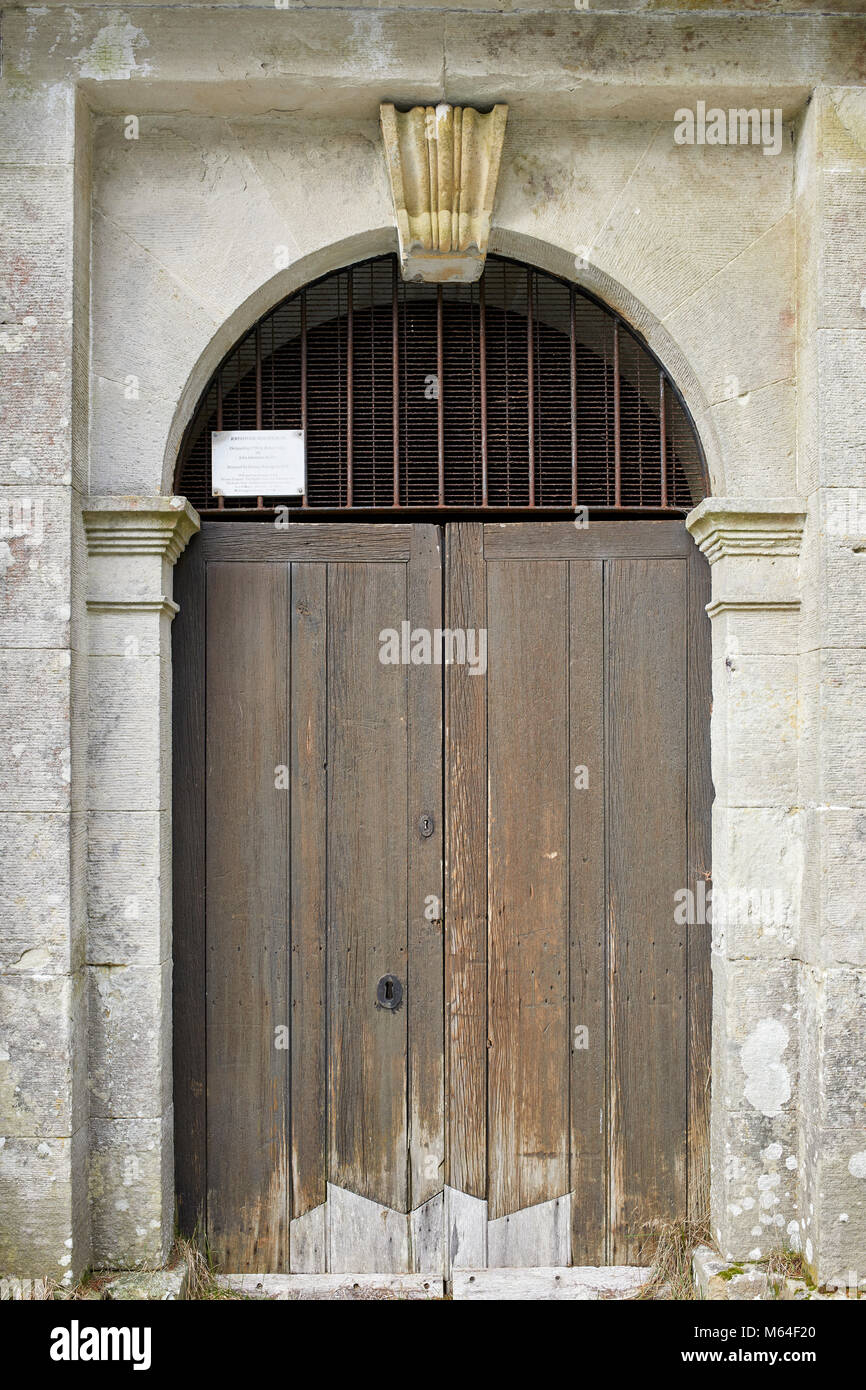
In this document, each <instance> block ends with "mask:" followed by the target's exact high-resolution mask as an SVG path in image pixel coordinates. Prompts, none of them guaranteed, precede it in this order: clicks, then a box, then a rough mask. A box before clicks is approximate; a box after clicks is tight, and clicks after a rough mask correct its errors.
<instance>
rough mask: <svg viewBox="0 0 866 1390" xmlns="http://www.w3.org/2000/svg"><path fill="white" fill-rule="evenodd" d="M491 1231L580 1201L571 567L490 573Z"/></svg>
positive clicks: (511, 566) (518, 564)
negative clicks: (573, 975) (571, 999)
mask: <svg viewBox="0 0 866 1390" xmlns="http://www.w3.org/2000/svg"><path fill="white" fill-rule="evenodd" d="M487 621H488V630H489V636H488V643H489V674H488V680H487V707H488V716H487V717H488V729H487V737H488V761H489V812H488V815H489V832H488V833H489V848H488V855H489V861H488V862H489V889H488V894H489V897H488V901H489V916H490V922H489V947H488V949H489V990H490V997H489V1019H490V1023H489V1030H490V1041H491V1047H490V1053H489V1062H488V1066H489V1084H488V1124H489V1146H490V1147H489V1165H488V1166H489V1173H488V1204H489V1215H490V1220H491V1221H494V1220H496V1219H497V1218H498V1217H501V1216H505V1215H508V1214H510V1213H511V1212H515V1211H518V1210H520V1209H521V1208H522V1207H529V1206H534V1205H536V1204H538V1203H541V1202H546V1201H549V1200H550V1199H552V1198H556V1197H562V1196H564V1195H565V1194H566V1193H567V1192H568V1191H569V1184H570V1173H569V1149H570V1119H569V1079H570V1048H569V1038H568V1014H569V1009H568V921H567V906H568V827H567V815H568V786H569V777H570V768H569V766H568V756H569V742H568V664H567V652H568V565H567V562H565V561H555V560H554V561H546V560H527V561H519V560H504V561H492V562H488V565H487Z"/></svg>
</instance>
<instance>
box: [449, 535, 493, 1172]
mask: <svg viewBox="0 0 866 1390" xmlns="http://www.w3.org/2000/svg"><path fill="white" fill-rule="evenodd" d="M482 544H483V529H482V526H481V525H480V524H479V523H476V522H456V523H453V524H452V525H450V526H449V527H448V531H447V572H446V587H445V594H446V620H447V626H448V627H450V628H452V629H453V628H463V629H468V628H476V629H478V628H486V626H487V610H486V600H485V574H484V555H483V549H482ZM485 687H486V680H485V679H483V678H482V677H480V676H473V675H471V674H470V672H469V669H468V667H467V666H458V665H452V666H449V667H447V668H446V672H445V725H446V737H445V760H446V762H445V778H446V816H447V828H446V842H445V1009H446V1030H445V1049H446V1052H445V1075H446V1113H447V1126H448V1128H447V1171H448V1183H449V1185H450V1186H451V1187H453V1188H457V1189H459V1190H460V1191H461V1192H465V1193H467V1194H469V1195H471V1196H474V1197H483V1198H486V1195H487V1121H486V1117H487V724H486V688H485Z"/></svg>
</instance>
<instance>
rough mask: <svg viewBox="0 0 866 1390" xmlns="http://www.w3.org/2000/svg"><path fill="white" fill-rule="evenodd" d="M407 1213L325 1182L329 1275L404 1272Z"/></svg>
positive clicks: (405, 1266)
mask: <svg viewBox="0 0 866 1390" xmlns="http://www.w3.org/2000/svg"><path fill="white" fill-rule="evenodd" d="M409 1267H410V1264H409V1216H408V1214H406V1213H405V1212H401V1211H394V1210H393V1209H392V1208H391V1207H388V1206H383V1205H381V1203H379V1202H371V1201H369V1200H368V1199H367V1198H366V1197H359V1196H358V1194H357V1193H356V1192H347V1191H346V1190H345V1188H342V1187H335V1186H334V1185H333V1183H328V1269H329V1271H330V1273H331V1274H404V1273H407V1272H408V1270H409Z"/></svg>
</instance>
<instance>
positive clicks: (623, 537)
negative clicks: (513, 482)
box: [484, 521, 694, 560]
mask: <svg viewBox="0 0 866 1390" xmlns="http://www.w3.org/2000/svg"><path fill="white" fill-rule="evenodd" d="M690 548H692V549H693V548H694V541H693V540H692V539H691V537H690V536H689V533H688V532H687V531H686V528H685V527H684V526H683V524H682V522H681V521H591V522H590V523H589V525H588V526H586V527H580V526H575V525H574V524H573V522H570V521H530V522H526V521H522V522H521V521H515V522H500V523H496V522H487V523H486V524H485V526H484V553H485V555H486V556H487V559H488V560H508V559H510V560H613V559H623V558H626V557H627V556H636V557H640V556H644V557H649V556H655V557H657V558H659V559H663V558H679V557H682V558H683V559H685V558H686V557H687V556H688V555H689V553H690Z"/></svg>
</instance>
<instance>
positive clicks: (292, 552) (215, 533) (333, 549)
mask: <svg viewBox="0 0 866 1390" xmlns="http://www.w3.org/2000/svg"><path fill="white" fill-rule="evenodd" d="M412 531H413V528H412V526H410V525H402V524H401V525H396V526H388V525H378V524H372V523H364V522H348V523H343V524H340V523H339V522H315V521H304V522H297V523H296V524H293V525H290V526H286V527H279V528H278V527H276V526H268V525H265V524H263V523H262V522H251V521H233V522H218V521H217V522H213V521H211V522H208V521H205V522H203V523H202V544H203V546H204V549H205V554H206V556H207V559H208V560H221V561H241V560H251V561H255V562H256V563H259V564H261V563H267V562H269V561H276V562H278V563H280V564H286V563H289V562H291V561H295V560H310V561H321V562H326V561H329V560H360V561H376V560H381V561H384V562H388V561H392V562H393V561H395V560H408V559H409V555H410V553H411V549H412Z"/></svg>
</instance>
